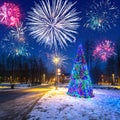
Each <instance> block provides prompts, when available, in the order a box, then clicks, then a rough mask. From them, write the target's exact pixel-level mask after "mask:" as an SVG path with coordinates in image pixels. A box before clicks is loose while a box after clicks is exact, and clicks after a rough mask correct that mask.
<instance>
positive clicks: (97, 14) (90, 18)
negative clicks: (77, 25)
mask: <svg viewBox="0 0 120 120" xmlns="http://www.w3.org/2000/svg"><path fill="white" fill-rule="evenodd" d="M119 15H120V11H119V9H118V8H117V7H116V6H115V5H114V4H113V3H112V2H111V1H110V0H101V1H100V2H98V1H96V2H95V1H94V2H93V5H91V6H90V9H89V11H88V12H87V13H86V18H87V20H86V23H85V24H84V27H87V28H91V29H93V30H98V31H107V30H108V29H111V28H112V27H115V26H116V21H117V19H118V18H119Z"/></svg>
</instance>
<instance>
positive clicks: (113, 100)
mask: <svg viewBox="0 0 120 120" xmlns="http://www.w3.org/2000/svg"><path fill="white" fill-rule="evenodd" d="M66 92H67V88H58V90H55V89H53V90H52V91H49V92H48V93H47V94H46V95H44V96H43V97H42V98H41V99H40V100H39V101H38V103H37V104H36V106H35V107H34V108H33V110H32V111H31V112H30V113H29V115H28V117H27V119H28V120H120V90H105V89H94V94H95V97H94V98H89V99H85V98H75V97H71V96H69V95H67V94H66Z"/></svg>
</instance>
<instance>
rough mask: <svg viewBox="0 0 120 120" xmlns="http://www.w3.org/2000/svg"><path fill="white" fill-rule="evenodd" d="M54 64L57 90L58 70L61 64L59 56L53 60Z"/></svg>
mask: <svg viewBox="0 0 120 120" xmlns="http://www.w3.org/2000/svg"><path fill="white" fill-rule="evenodd" d="M53 62H54V64H55V66H56V67H55V68H56V69H55V76H56V79H55V87H56V90H57V83H58V76H57V68H58V63H59V62H60V58H59V57H58V56H55V57H54V58H53Z"/></svg>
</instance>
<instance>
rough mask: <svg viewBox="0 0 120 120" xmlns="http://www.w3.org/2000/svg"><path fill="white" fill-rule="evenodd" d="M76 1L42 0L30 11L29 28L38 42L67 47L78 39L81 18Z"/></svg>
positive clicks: (55, 46) (51, 46)
mask: <svg viewBox="0 0 120 120" xmlns="http://www.w3.org/2000/svg"><path fill="white" fill-rule="evenodd" d="M75 4H76V3H71V2H68V0H65V1H62V0H53V1H52V3H50V1H49V0H42V1H40V2H39V4H37V3H35V7H34V8H32V11H31V12H29V13H28V18H27V19H28V22H27V25H28V29H29V31H30V35H32V36H33V38H34V39H37V42H39V43H40V44H44V45H45V46H47V47H49V48H50V49H51V48H55V49H57V48H58V47H60V48H65V46H68V42H70V43H72V42H73V41H75V40H76V38H75V37H74V35H75V34H77V31H76V30H77V28H78V27H79V23H78V22H79V21H80V18H79V17H78V12H77V11H76V9H75V8H74V5H75Z"/></svg>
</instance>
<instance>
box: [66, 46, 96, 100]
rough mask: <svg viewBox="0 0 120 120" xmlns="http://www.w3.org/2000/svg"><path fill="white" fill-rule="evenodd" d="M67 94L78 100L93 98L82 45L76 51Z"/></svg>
mask: <svg viewBox="0 0 120 120" xmlns="http://www.w3.org/2000/svg"><path fill="white" fill-rule="evenodd" d="M67 94H68V95H71V96H75V97H80V98H91V97H93V96H94V95H93V89H92V83H91V79H90V76H89V72H88V69H87V63H86V61H85V56H84V52H83V49H82V45H80V46H79V49H78V53H77V56H76V59H75V63H74V66H73V70H72V73H71V77H70V84H69V88H68V92H67Z"/></svg>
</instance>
